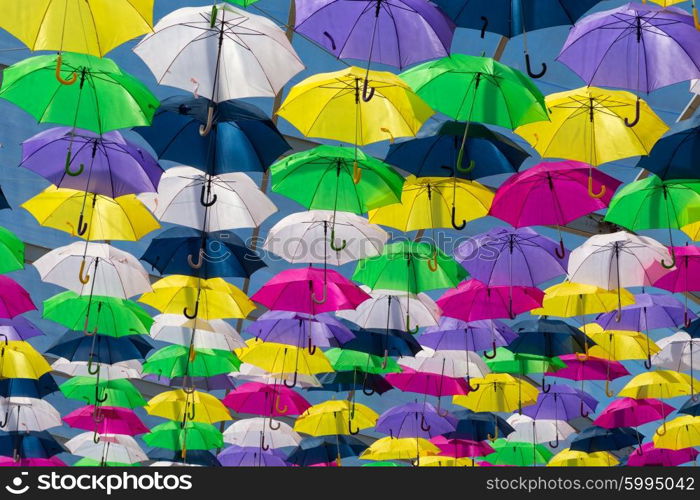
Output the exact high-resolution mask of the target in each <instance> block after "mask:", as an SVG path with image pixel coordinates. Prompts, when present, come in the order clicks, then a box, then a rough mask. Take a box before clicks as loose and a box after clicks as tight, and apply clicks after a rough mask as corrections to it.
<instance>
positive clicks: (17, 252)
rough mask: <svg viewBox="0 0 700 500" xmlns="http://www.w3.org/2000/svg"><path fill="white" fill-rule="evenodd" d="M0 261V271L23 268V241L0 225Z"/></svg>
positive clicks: (6, 271)
mask: <svg viewBox="0 0 700 500" xmlns="http://www.w3.org/2000/svg"><path fill="white" fill-rule="evenodd" d="M0 193H1V191H0ZM8 208H9V205H8ZM0 262H1V264H0V272H2V273H8V272H10V271H18V270H20V269H24V242H23V241H22V240H20V239H19V238H18V237H17V235H15V234H14V233H13V232H11V231H9V230H8V229H5V228H4V227H0Z"/></svg>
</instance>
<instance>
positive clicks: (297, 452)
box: [287, 435, 367, 467]
mask: <svg viewBox="0 0 700 500" xmlns="http://www.w3.org/2000/svg"><path fill="white" fill-rule="evenodd" d="M366 449H367V445H366V444H365V443H363V442H362V441H360V440H359V439H357V438H355V437H352V436H344V435H338V436H319V437H307V438H304V439H302V440H301V442H300V443H299V446H297V447H296V448H295V449H294V451H293V452H292V453H291V455H289V458H288V459H287V461H288V462H290V463H293V464H296V465H299V466H301V467H308V466H310V465H315V464H327V463H330V462H335V461H336V460H337V459H338V457H340V458H345V457H355V456H357V455H359V454H360V453H362V452H363V451H364V450H366Z"/></svg>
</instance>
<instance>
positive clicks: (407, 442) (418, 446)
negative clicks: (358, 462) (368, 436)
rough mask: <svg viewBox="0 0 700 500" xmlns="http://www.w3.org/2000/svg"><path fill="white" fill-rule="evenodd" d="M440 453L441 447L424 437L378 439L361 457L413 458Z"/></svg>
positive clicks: (385, 458) (377, 458)
mask: <svg viewBox="0 0 700 500" xmlns="http://www.w3.org/2000/svg"><path fill="white" fill-rule="evenodd" d="M438 453H440V448H438V447H437V446H435V445H434V444H433V443H431V442H430V441H428V440H427V439H423V438H392V437H383V438H381V439H377V440H376V441H375V442H374V443H372V444H371V445H370V447H369V448H367V449H366V450H365V451H363V452H362V454H361V455H360V458H362V459H364V460H412V459H415V458H419V457H427V456H431V455H437V454H438ZM419 465H420V464H419Z"/></svg>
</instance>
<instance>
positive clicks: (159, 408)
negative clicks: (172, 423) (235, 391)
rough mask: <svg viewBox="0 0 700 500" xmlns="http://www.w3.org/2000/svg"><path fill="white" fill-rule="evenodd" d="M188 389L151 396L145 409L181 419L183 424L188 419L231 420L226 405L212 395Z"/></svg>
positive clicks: (207, 421) (162, 415) (199, 420)
mask: <svg viewBox="0 0 700 500" xmlns="http://www.w3.org/2000/svg"><path fill="white" fill-rule="evenodd" d="M188 391H190V390H189V389H188ZM188 391H184V390H182V389H177V390H174V391H167V392H161V393H160V394H158V395H157V396H154V397H153V398H151V400H150V401H149V402H148V405H146V411H147V412H148V414H149V415H154V416H157V417H163V418H167V419H168V420H177V421H181V422H183V423H184V424H186V423H187V422H188V421H189V422H204V423H208V424H213V423H216V422H221V421H224V420H231V415H230V414H229V412H228V410H227V409H226V407H225V406H224V405H223V404H222V403H221V401H219V400H218V399H216V398H215V397H214V396H212V395H211V394H207V393H204V392H199V391H195V390H191V391H190V392H188Z"/></svg>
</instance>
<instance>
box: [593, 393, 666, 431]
mask: <svg viewBox="0 0 700 500" xmlns="http://www.w3.org/2000/svg"><path fill="white" fill-rule="evenodd" d="M674 411H675V408H674V407H673V406H671V405H668V404H666V403H664V402H663V401H660V400H658V399H651V398H650V399H634V398H622V399H616V400H615V401H613V402H612V403H610V404H609V405H608V406H607V408H605V409H604V410H603V411H602V412H601V414H600V415H599V416H598V418H596V419H595V420H594V421H593V424H594V425H597V426H599V427H605V428H606V429H612V428H615V427H637V426H640V425H644V424H647V423H649V422H655V421H657V420H661V419H663V418H666V417H667V416H668V415H670V414H671V413H673V412H674Z"/></svg>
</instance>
